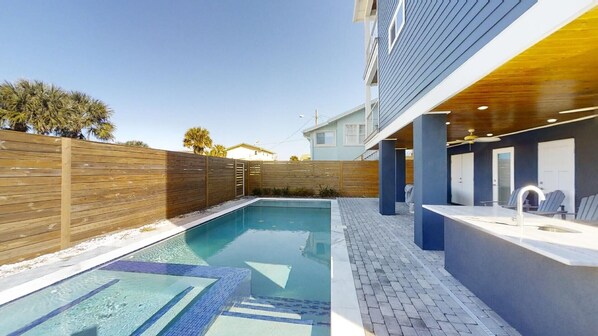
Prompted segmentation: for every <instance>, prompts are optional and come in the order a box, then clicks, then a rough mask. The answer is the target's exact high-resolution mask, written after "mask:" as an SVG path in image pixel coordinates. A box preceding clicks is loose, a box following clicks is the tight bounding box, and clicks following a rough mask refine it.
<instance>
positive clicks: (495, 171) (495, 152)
mask: <svg viewBox="0 0 598 336" xmlns="http://www.w3.org/2000/svg"><path fill="white" fill-rule="evenodd" d="M507 153H508V154H511V172H510V179H511V181H510V182H509V183H510V184H511V193H512V192H513V190H515V147H502V148H496V149H493V150H492V200H493V201H494V202H495V203H494V206H498V205H499V204H498V201H499V200H498V160H497V158H498V154H507Z"/></svg>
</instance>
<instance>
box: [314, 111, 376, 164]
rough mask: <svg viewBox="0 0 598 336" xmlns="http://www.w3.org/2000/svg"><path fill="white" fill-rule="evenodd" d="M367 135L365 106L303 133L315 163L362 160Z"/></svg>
mask: <svg viewBox="0 0 598 336" xmlns="http://www.w3.org/2000/svg"><path fill="white" fill-rule="evenodd" d="M365 134H366V129H365V107H364V105H360V106H357V107H355V108H352V109H350V110H349V111H346V112H344V113H341V114H339V115H337V116H335V117H333V118H331V119H329V120H327V121H326V122H324V123H321V124H319V125H317V126H314V127H310V128H307V129H305V130H304V131H303V136H305V138H307V140H308V141H309V148H310V153H311V159H312V160H314V161H322V160H356V159H360V158H361V155H362V154H364V152H365V147H364V141H365Z"/></svg>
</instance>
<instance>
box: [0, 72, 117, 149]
mask: <svg viewBox="0 0 598 336" xmlns="http://www.w3.org/2000/svg"><path fill="white" fill-rule="evenodd" d="M112 113H113V112H112V110H111V109H110V108H109V107H108V106H107V105H106V104H105V103H104V102H102V101H100V100H98V99H94V98H91V97H90V96H88V95H86V94H84V93H81V92H76V91H71V92H66V91H64V90H63V89H61V88H60V87H58V86H55V85H53V84H46V83H44V82H41V81H29V80H25V79H22V80H19V81H17V82H16V83H14V84H13V83H10V82H4V83H3V84H0V126H1V127H6V128H8V129H11V130H15V131H21V132H27V131H29V130H31V131H33V132H35V133H38V134H55V135H58V136H63V137H70V138H77V139H89V138H90V137H91V136H92V135H93V136H94V137H95V138H97V139H99V140H112V139H113V135H112V134H113V132H114V129H115V127H114V124H112V123H111V122H110V116H111V115H112Z"/></svg>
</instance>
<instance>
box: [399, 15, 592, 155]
mask: <svg viewBox="0 0 598 336" xmlns="http://www.w3.org/2000/svg"><path fill="white" fill-rule="evenodd" d="M483 105H485V106H488V109H486V110H483V111H480V110H478V107H479V106H483ZM591 106H598V7H595V8H593V9H592V10H590V11H588V12H586V13H585V14H583V15H582V16H580V17H579V18H577V19H575V20H574V21H572V22H571V23H569V24H568V25H566V26H564V27H563V28H561V29H560V30H558V31H556V32H555V33H553V34H552V35H550V36H548V37H546V38H545V39H543V40H542V41H540V42H538V43H537V44H535V45H534V46H532V47H530V48H529V49H527V50H526V51H524V52H522V53H521V54H519V55H517V56H515V57H514V58H513V59H511V60H510V61H508V62H507V63H505V64H503V65H502V66H500V67H499V68H497V69H496V70H494V71H493V72H492V73H490V74H488V75H487V76H486V77H484V78H482V79H481V80H479V81H478V82H476V83H475V84H473V85H471V86H470V87H468V88H466V89H465V90H463V91H461V92H460V93H458V94H457V95H455V96H453V97H452V98H450V99H448V100H447V101H445V102H444V103H442V104H440V105H438V106H437V107H436V108H434V111H451V113H450V114H449V115H448V121H450V123H451V124H450V125H449V126H447V127H448V129H447V137H448V141H452V140H457V139H463V137H464V136H466V135H467V134H468V132H467V130H468V129H470V128H474V129H475V130H476V132H475V133H476V135H478V136H485V135H486V134H487V133H492V134H494V135H500V134H508V133H511V132H516V131H521V130H525V129H530V128H534V127H539V126H543V125H547V124H548V122H547V120H548V119H552V118H554V119H557V122H563V121H567V120H573V119H578V118H581V117H585V116H591V115H596V113H597V112H596V111H587V112H579V113H570V114H559V112H560V111H565V110H572V109H579V108H586V107H591ZM412 134H413V128H412V125H409V126H407V127H405V128H403V129H402V130H400V131H398V132H396V133H395V134H393V135H392V136H390V137H389V138H396V139H397V147H402V148H412V147H413V135H412Z"/></svg>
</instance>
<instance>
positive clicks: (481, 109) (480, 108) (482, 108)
mask: <svg viewBox="0 0 598 336" xmlns="http://www.w3.org/2000/svg"><path fill="white" fill-rule="evenodd" d="M487 109H488V106H486V105H482V106H480V107H478V110H480V111H483V110H487Z"/></svg>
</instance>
